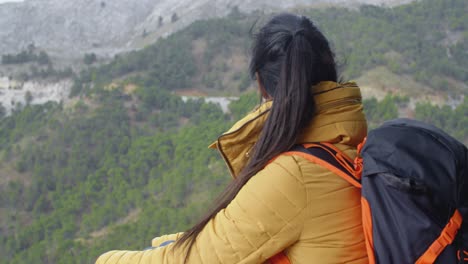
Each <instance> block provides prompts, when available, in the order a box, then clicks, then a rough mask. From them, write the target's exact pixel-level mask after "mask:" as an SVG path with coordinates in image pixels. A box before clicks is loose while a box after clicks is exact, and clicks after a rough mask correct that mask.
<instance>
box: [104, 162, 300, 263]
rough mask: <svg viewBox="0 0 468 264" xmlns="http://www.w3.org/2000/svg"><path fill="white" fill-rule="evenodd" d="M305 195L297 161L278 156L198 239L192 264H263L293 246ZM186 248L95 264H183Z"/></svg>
mask: <svg viewBox="0 0 468 264" xmlns="http://www.w3.org/2000/svg"><path fill="white" fill-rule="evenodd" d="M306 201H307V198H306V190H305V187H304V184H303V180H302V173H301V170H300V168H299V166H298V165H297V162H296V160H295V159H294V157H290V156H280V157H278V158H277V159H276V160H275V161H274V162H272V163H270V164H269V165H267V166H266V167H265V168H264V169H263V170H262V171H260V172H259V173H258V174H257V175H255V176H254V177H252V178H251V179H250V180H249V182H248V183H247V184H245V185H244V187H243V188H242V189H241V190H240V192H239V193H238V194H237V196H236V197H235V199H234V200H232V202H231V203H230V204H229V205H228V206H227V207H226V208H225V209H224V210H222V211H220V212H219V213H218V214H217V215H216V216H215V217H214V218H213V219H211V220H210V222H208V224H207V225H206V226H205V228H204V229H203V230H202V232H201V233H200V234H199V236H198V238H197V240H196V242H195V244H194V246H193V248H192V250H191V253H190V256H189V261H188V263H213V264H216V263H219V264H230V263H242V264H247V263H263V262H265V261H266V260H268V259H269V258H270V257H272V256H273V255H275V254H276V253H278V252H280V251H282V250H283V249H285V248H287V247H288V246H290V245H292V244H293V243H295V242H296V241H297V240H298V238H299V236H300V234H301V231H302V227H303V224H304V218H305V211H306V210H305V209H304V208H305V207H306V203H307V202H306ZM184 257H185V250H184V247H174V244H170V245H168V246H166V247H161V248H155V249H152V250H146V251H111V252H107V253H105V254H104V255H102V256H101V257H99V258H98V260H97V262H96V263H97V264H124V263H126V264H143V263H145V264H150V263H154V264H166V263H183V260H184Z"/></svg>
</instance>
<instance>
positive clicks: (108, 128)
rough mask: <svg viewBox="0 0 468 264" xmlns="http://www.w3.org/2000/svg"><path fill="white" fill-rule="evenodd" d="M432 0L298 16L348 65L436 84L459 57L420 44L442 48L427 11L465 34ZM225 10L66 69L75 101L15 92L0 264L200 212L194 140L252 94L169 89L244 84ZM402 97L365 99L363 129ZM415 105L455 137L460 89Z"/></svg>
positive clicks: (77, 254)
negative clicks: (27, 100) (450, 99)
mask: <svg viewBox="0 0 468 264" xmlns="http://www.w3.org/2000/svg"><path fill="white" fill-rule="evenodd" d="M444 3H446V0H438V1H436V0H426V1H422V2H417V3H414V4H410V5H406V6H402V7H396V8H393V9H384V8H381V7H370V6H366V7H363V8H361V10H360V11H356V10H344V9H336V8H332V9H325V10H312V11H308V12H309V13H308V14H310V16H311V17H312V18H313V19H314V21H317V24H318V25H319V26H320V27H321V28H323V29H324V30H325V31H326V32H327V33H328V32H329V33H328V35H330V37H331V39H332V41H333V43H334V46H335V48H336V49H337V52H338V54H347V55H349V57H348V58H347V67H348V68H349V69H348V70H345V74H346V75H347V76H359V75H360V74H361V73H362V72H363V71H365V70H367V69H370V68H372V67H375V66H376V65H384V66H386V67H388V68H389V69H391V70H392V71H395V72H397V73H399V74H408V75H416V74H418V73H420V72H424V73H425V74H427V77H428V79H427V83H429V84H430V85H434V84H433V82H434V81H435V80H436V79H439V80H445V79H447V78H449V79H450V80H449V81H448V82H447V83H449V84H451V83H456V82H464V81H466V79H465V78H466V75H463V71H464V70H465V69H467V65H466V63H467V62H466V60H461V59H459V58H458V57H457V58H456V59H450V60H448V61H447V60H445V57H443V56H447V54H446V53H444V54H443V56H442V57H443V58H442V57H439V60H436V59H433V57H431V56H432V55H431V56H425V54H429V53H431V52H435V54H437V56H439V55H440V54H439V53H438V52H440V50H443V52H446V51H447V47H445V46H444V45H443V44H442V42H443V41H442V42H441V41H439V40H441V39H443V38H445V37H444V36H445V35H443V34H446V33H445V32H447V31H445V29H444V30H442V29H441V28H440V27H439V26H440V25H439V23H441V24H442V25H447V28H446V29H447V30H449V31H450V32H455V33H454V34H455V36H459V34H461V36H463V34H466V28H465V25H466V23H460V21H466V14H464V13H460V12H459V11H457V10H452V8H455V7H457V8H462V9H463V7H466V1H461V0H453V1H449V3H453V7H452V6H446V7H445V9H444V10H445V11H444V12H443V14H442V13H440V12H438V11H437V12H436V11H435V10H432V8H434V9H437V10H440V8H441V6H440V5H443V4H444ZM465 9H466V8H465ZM234 11H235V10H234ZM234 11H233V13H232V14H231V15H230V16H229V17H228V18H225V19H214V20H209V21H199V22H196V23H194V24H193V25H191V26H190V27H188V28H187V29H185V30H183V31H181V32H180V33H179V34H175V35H173V36H171V37H168V38H167V39H163V40H160V41H158V43H157V44H156V45H151V46H148V47H146V48H145V49H143V50H141V51H137V52H130V53H128V54H124V55H119V56H116V57H115V59H114V60H113V61H112V62H110V63H109V64H106V65H104V66H100V67H97V66H89V67H88V68H87V69H85V70H83V71H82V72H81V73H80V74H79V75H78V76H76V77H75V83H74V86H73V90H72V96H76V97H77V98H75V99H73V101H74V102H75V103H74V105H71V106H64V105H62V104H57V103H48V104H45V105H41V106H33V105H28V104H27V105H25V106H24V107H18V108H17V109H15V110H14V112H13V113H12V115H10V116H8V117H4V118H1V119H0V256H2V258H0V263H13V264H15V263H92V262H93V261H94V260H95V258H96V257H97V256H98V255H99V254H101V253H103V252H105V251H107V250H110V249H117V248H121V249H143V248H145V247H147V246H149V243H150V241H151V239H152V238H153V237H155V236H158V235H161V234H165V233H172V232H176V231H181V230H184V229H186V228H187V227H189V226H190V224H191V223H193V222H194V221H195V219H196V218H197V217H199V216H200V214H201V213H203V212H204V211H205V209H206V207H207V206H208V205H209V204H210V203H211V201H212V200H213V198H214V197H215V196H216V194H217V193H219V192H220V191H221V189H222V188H223V186H224V185H225V183H226V182H227V181H229V180H230V177H229V176H228V175H229V173H228V172H227V170H226V168H225V166H224V163H223V161H222V160H221V159H220V157H219V155H218V154H217V152H216V151H215V150H210V149H207V145H208V144H210V143H211V142H212V141H213V140H215V139H216V138H217V136H218V135H219V134H220V133H222V132H223V131H225V130H226V129H227V128H228V127H229V125H231V124H232V122H234V121H235V120H237V119H238V118H239V117H241V116H243V115H244V114H245V113H247V112H248V111H249V110H251V109H252V108H253V107H254V106H255V105H256V104H258V103H259V97H258V95H257V94H256V93H252V92H250V93H249V92H248V93H246V94H243V95H242V96H241V97H240V99H239V100H238V101H237V102H233V103H232V104H231V105H230V110H231V113H230V114H224V113H222V111H221V110H220V108H219V107H218V106H216V105H213V104H208V103H204V102H203V101H202V100H189V101H187V102H183V101H182V100H181V98H180V97H178V96H176V95H174V93H173V91H174V90H176V89H183V88H200V90H208V91H214V90H215V89H233V90H235V91H236V92H237V93H239V92H240V91H243V90H245V89H246V87H248V86H249V85H250V79H249V78H248V75H247V73H246V69H247V65H246V64H245V62H243V61H240V62H236V60H235V59H236V58H239V56H240V57H241V58H242V56H244V57H245V54H242V53H243V52H245V51H246V50H247V49H248V46H249V44H248V43H249V36H248V32H249V29H250V26H251V25H252V24H253V21H254V17H247V16H245V15H243V14H241V13H239V12H238V11H236V12H234ZM424 12H427V14H431V15H432V16H433V17H431V18H426V15H427V14H426V13H424ZM422 14H424V15H422ZM413 19H414V20H415V21H413ZM419 20H421V21H422V22H418V21H419ZM405 21H406V22H405ZM432 21H438V22H437V24H434V23H435V22H432ZM405 23H406V24H405ZM407 27H409V29H408V28H407ZM381 30H384V31H381ZM429 30H431V32H433V35H434V36H435V37H434V39H432V38H430V39H429V40H428V41H427V43H430V45H428V46H427V47H426V42H424V43H421V44H420V45H422V48H421V54H422V55H424V56H419V55H415V54H413V52H415V49H416V50H417V47H418V44H417V43H416V44H415V45H416V46H412V45H413V44H414V43H413V42H412V41H414V38H415V37H413V35H416V36H417V38H418V39H424V38H425V37H427V36H426V35H424V34H429V33H428V32H429ZM460 32H461V33H460ZM377 33H378V34H377ZM418 34H421V35H418ZM431 34H432V33H431ZM441 34H442V35H441ZM410 35H411V36H410ZM431 36H432V35H431ZM341 37H342V38H341ZM397 37H398V38H399V41H397V40H390V39H391V38H397ZM406 40H408V41H409V42H411V43H413V44H409V42H408V41H406ZM387 41H390V44H388V43H387ZM381 42H382V43H381ZM460 45H461V46H462V47H465V48H464V49H465V50H466V45H467V44H466V36H463V37H462V38H461V39H459V40H458V42H457V44H454V45H451V46H449V48H448V49H449V51H450V54H452V56H455V55H454V54H458V53H457V52H460V50H458V49H459V47H458V46H460ZM464 45H465V46H464ZM354 47H359V48H354ZM436 51H437V52H436ZM426 52H427V53H426ZM461 53H463V52H461ZM355 54H357V55H355ZM379 56H380V57H379ZM460 56H461V57H463V56H466V54H465V53H463V54H461V55H460ZM378 58H380V59H378ZM402 58H404V60H401V59H402ZM422 59H427V61H422ZM390 60H391V61H392V63H393V64H392V63H390ZM236 63H237V64H236ZM391 65H393V66H391ZM447 65H448V66H447ZM446 66H447V67H446ZM445 71H446V72H445ZM460 73H461V74H460ZM429 77H430V78H429ZM432 78H436V79H434V80H432ZM444 78H445V79H444ZM423 79H425V78H423ZM449 86H450V85H449ZM444 87H445V86H444ZM444 87H442V86H437V85H434V86H433V88H436V89H440V90H441V91H443V89H444ZM210 89H211V90H210ZM450 89H451V88H450ZM226 93H228V92H226ZM78 96H79V97H78ZM409 103H410V102H409V99H408V98H407V97H405V96H395V95H388V96H387V97H385V98H384V99H383V100H381V101H377V100H376V99H369V100H365V101H364V106H365V112H366V115H367V117H368V118H369V123H370V127H371V128H372V127H375V126H377V125H378V124H380V123H381V122H383V121H385V120H387V119H391V118H394V117H397V116H398V115H399V109H401V107H405V106H407V105H408V104H409ZM0 112H1V111H0ZM414 115H415V117H416V118H418V119H421V120H424V121H427V122H430V123H433V124H436V125H438V126H440V127H442V128H443V129H445V130H446V131H448V132H449V133H450V134H452V135H454V136H455V137H457V138H458V139H460V140H462V141H464V142H465V143H467V141H468V131H467V127H468V119H467V118H468V99H466V97H465V100H464V101H463V102H462V103H461V104H460V105H458V106H457V107H456V108H451V107H448V106H444V107H438V106H433V105H430V104H418V105H417V107H416V109H415V110H414Z"/></svg>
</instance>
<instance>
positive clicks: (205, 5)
mask: <svg viewBox="0 0 468 264" xmlns="http://www.w3.org/2000/svg"><path fill="white" fill-rule="evenodd" d="M409 1H411V0H390V1H388V0H288V1H282V0H255V1H254V0H195V1H194V0H178V1H175V0H161V1H156V0H138V1H127V0H112V1H110V0H74V1H64V0H26V1H24V2H11V3H4V4H0V39H2V41H1V42H0V54H5V53H15V52H19V51H20V50H22V49H24V48H26V47H27V45H29V44H31V43H34V44H35V45H36V46H37V47H39V48H42V49H45V50H47V52H49V53H51V54H55V55H58V56H60V57H63V56H67V57H81V56H82V54H84V53H86V52H94V53H96V54H100V55H114V54H116V53H119V52H121V51H123V50H131V49H135V48H140V47H143V46H144V45H146V44H148V43H152V42H154V41H155V40H156V39H157V38H159V37H161V36H167V35H168V34H170V33H172V32H174V31H176V30H179V29H181V28H183V27H185V26H187V25H189V24H190V23H192V22H193V21H195V20H198V19H205V18H210V17H222V16H225V15H227V14H228V13H229V12H231V10H232V8H234V7H238V8H239V9H240V10H241V11H245V12H252V11H255V10H261V11H274V10H283V9H287V8H293V7H306V6H314V5H323V4H336V5H340V6H342V5H347V6H352V5H356V4H360V3H365V4H375V5H382V4H385V5H391V4H401V3H405V2H409Z"/></svg>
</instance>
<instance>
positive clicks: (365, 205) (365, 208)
mask: <svg viewBox="0 0 468 264" xmlns="http://www.w3.org/2000/svg"><path fill="white" fill-rule="evenodd" d="M361 207H362V228H363V230H364V238H365V240H366V250H367V257H368V258H369V264H375V263H376V262H375V254H374V237H373V235H372V212H371V208H370V205H369V202H368V201H367V200H366V198H364V196H361Z"/></svg>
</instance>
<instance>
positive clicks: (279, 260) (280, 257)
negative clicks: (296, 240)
mask: <svg viewBox="0 0 468 264" xmlns="http://www.w3.org/2000/svg"><path fill="white" fill-rule="evenodd" d="M270 264H291V262H290V261H289V258H288V257H287V256H286V255H285V254H284V253H283V252H280V253H278V254H276V255H274V256H273V257H271V258H270Z"/></svg>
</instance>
